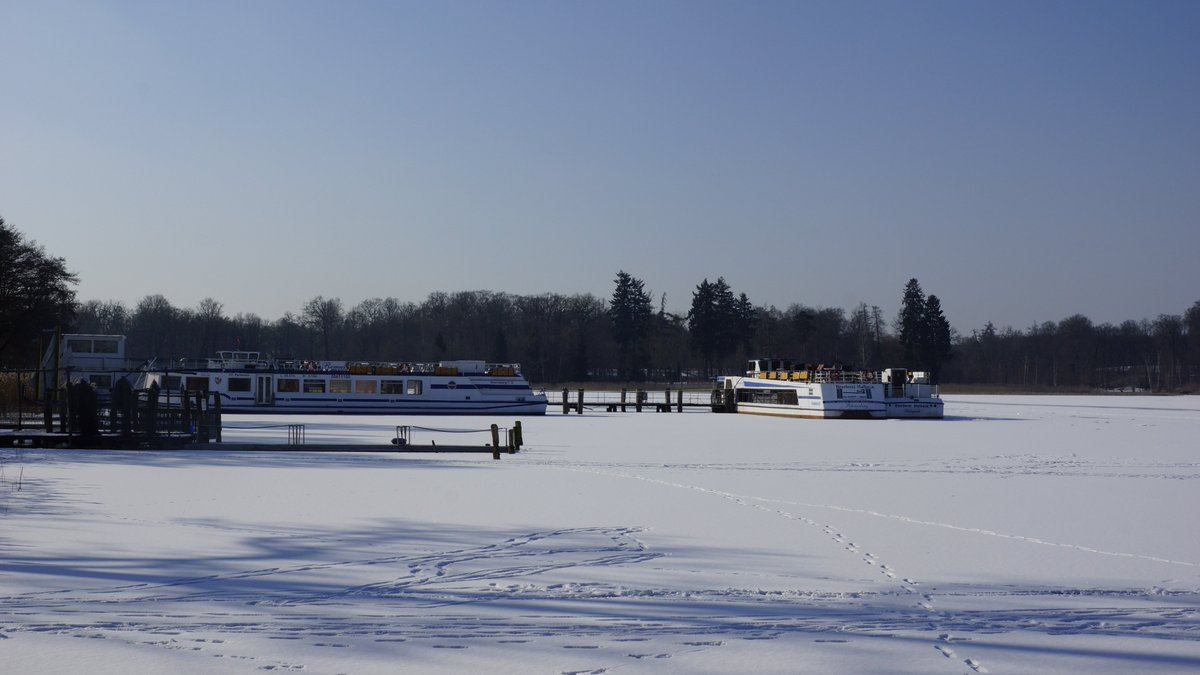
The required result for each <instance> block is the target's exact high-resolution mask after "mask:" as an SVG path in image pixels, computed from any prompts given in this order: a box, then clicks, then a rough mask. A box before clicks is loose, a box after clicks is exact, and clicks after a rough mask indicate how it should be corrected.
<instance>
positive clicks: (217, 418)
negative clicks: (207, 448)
mask: <svg viewBox="0 0 1200 675" xmlns="http://www.w3.org/2000/svg"><path fill="white" fill-rule="evenodd" d="M212 424H213V427H214V428H215V429H216V431H217V433H216V436H217V442H218V443H220V442H221V393H220V392H213V410H212Z"/></svg>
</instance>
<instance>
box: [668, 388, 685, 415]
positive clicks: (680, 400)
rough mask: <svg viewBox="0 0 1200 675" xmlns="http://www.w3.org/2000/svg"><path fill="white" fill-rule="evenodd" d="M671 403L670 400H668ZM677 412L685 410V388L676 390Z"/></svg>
mask: <svg viewBox="0 0 1200 675" xmlns="http://www.w3.org/2000/svg"><path fill="white" fill-rule="evenodd" d="M667 403H670V401H667ZM675 412H683V390H682V389H680V390H679V391H677V392H675Z"/></svg>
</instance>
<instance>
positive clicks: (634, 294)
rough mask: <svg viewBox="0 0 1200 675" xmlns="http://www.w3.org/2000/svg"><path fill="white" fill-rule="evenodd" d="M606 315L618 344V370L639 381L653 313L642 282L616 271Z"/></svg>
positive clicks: (642, 377)
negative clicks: (614, 285)
mask: <svg viewBox="0 0 1200 675" xmlns="http://www.w3.org/2000/svg"><path fill="white" fill-rule="evenodd" d="M614 281H615V282H616V284H617V287H616V288H615V289H613V294H612V303H611V304H610V305H609V307H608V316H609V318H610V319H611V320H612V335H613V341H615V342H616V343H617V354H618V357H619V361H620V362H619V364H618V370H619V372H620V375H621V377H622V378H624V379H627V380H637V381H640V380H642V379H644V378H645V368H646V365H647V363H646V362H647V360H648V357H647V349H646V337H647V334H648V333H649V331H650V318H651V316H653V314H654V310H653V306H652V305H651V303H650V294H649V293H647V292H646V289H645V284H644V283H643V282H642V280H641V279H638V278H637V277H635V276H633V275H631V274H629V273H627V272H625V271H624V270H622V271H620V272H617V278H616V279H615V280H614Z"/></svg>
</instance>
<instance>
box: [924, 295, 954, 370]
mask: <svg viewBox="0 0 1200 675" xmlns="http://www.w3.org/2000/svg"><path fill="white" fill-rule="evenodd" d="M922 324H923V326H922V331H921V332H922V333H923V340H922V343H921V362H922V364H923V365H924V367H925V368H927V369H928V370H929V377H930V378H931V379H932V380H933V382H935V383H937V382H940V381H941V375H942V363H943V362H944V361H946V360H947V359H949V358H950V354H951V339H950V322H948V321H946V316H945V315H944V314H942V301H941V300H939V299H938V296H936V295H930V296H929V297H928V298H926V299H925V316H924V320H923V321H922Z"/></svg>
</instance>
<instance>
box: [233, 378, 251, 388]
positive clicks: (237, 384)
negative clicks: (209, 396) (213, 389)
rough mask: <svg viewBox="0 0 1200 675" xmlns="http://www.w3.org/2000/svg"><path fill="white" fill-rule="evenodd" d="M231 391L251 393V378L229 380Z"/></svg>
mask: <svg viewBox="0 0 1200 675" xmlns="http://www.w3.org/2000/svg"><path fill="white" fill-rule="evenodd" d="M229 391H250V378H248V377H231V378H229Z"/></svg>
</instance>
